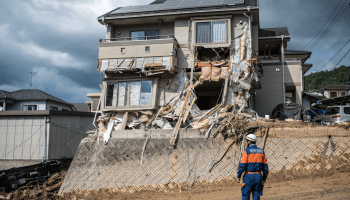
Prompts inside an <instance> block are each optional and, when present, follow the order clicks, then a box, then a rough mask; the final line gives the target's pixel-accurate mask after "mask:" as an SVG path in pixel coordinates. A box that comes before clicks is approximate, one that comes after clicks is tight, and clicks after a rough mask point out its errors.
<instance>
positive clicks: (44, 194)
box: [0, 167, 350, 200]
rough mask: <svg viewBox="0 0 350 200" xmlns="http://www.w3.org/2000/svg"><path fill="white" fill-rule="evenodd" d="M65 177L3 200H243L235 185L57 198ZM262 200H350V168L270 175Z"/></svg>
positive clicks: (59, 177)
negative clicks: (302, 173)
mask: <svg viewBox="0 0 350 200" xmlns="http://www.w3.org/2000/svg"><path fill="white" fill-rule="evenodd" d="M64 175H65V173H64V172H63V173H60V174H55V175H54V176H53V177H52V178H51V179H50V180H49V181H47V182H46V184H45V185H43V186H39V187H35V188H32V189H30V188H21V189H19V190H17V191H14V192H11V193H9V194H6V193H2V194H0V195H1V196H0V199H3V198H7V199H43V200H44V199H45V200H46V199H69V200H77V199H86V200H90V199H91V200H95V199H117V200H126V199H166V200H175V199H191V200H193V199H195V200H202V199H208V200H209V199H240V198H241V193H240V184H239V183H237V182H236V181H230V182H225V183H224V184H223V185H207V186H200V185H194V186H193V187H192V188H186V187H182V188H181V191H180V188H176V189H174V190H169V191H167V192H164V191H163V192H152V191H142V192H137V193H133V194H121V193H114V192H110V191H108V190H99V191H95V192H91V193H89V194H87V195H85V194H78V193H74V192H73V193H70V194H66V195H65V197H60V196H58V189H59V186H60V185H61V184H62V181H63V177H64ZM261 199H350V168H349V167H346V168H341V169H338V170H337V171H334V170H333V171H329V172H325V173H321V174H315V175H313V176H306V177H298V178H297V177H295V176H293V175H291V174H290V173H288V172H280V173H277V174H271V175H270V176H269V178H268V181H267V182H266V184H265V188H264V195H263V196H262V197H261Z"/></svg>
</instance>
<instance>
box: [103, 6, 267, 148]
mask: <svg viewBox="0 0 350 200" xmlns="http://www.w3.org/2000/svg"><path fill="white" fill-rule="evenodd" d="M174 3H176V4H179V2H177V1H173V0H168V1H165V2H162V3H159V2H157V1H156V2H154V3H153V4H151V5H148V6H146V8H145V7H143V6H136V7H131V8H118V9H116V10H114V11H112V12H110V13H108V14H106V15H103V16H101V17H99V18H98V19H99V22H100V23H102V24H104V25H106V26H107V30H108V33H107V39H104V40H101V43H100V51H99V63H98V71H99V72H101V73H103V74H104V75H105V77H104V79H103V91H102V95H101V99H100V108H101V110H102V111H103V112H104V113H105V114H106V115H103V116H102V117H101V118H100V119H99V120H98V122H99V127H100V135H104V138H105V139H104V140H105V142H107V141H108V139H109V136H110V133H111V131H113V130H114V131H117V130H124V129H126V128H127V129H128V128H129V129H130V128H131V129H145V128H146V129H149V128H156V129H157V128H158V129H159V128H161V129H173V139H172V141H171V143H172V144H174V142H175V140H176V138H177V134H178V132H179V129H181V128H188V127H191V128H194V129H200V130H204V129H205V128H208V127H210V126H212V125H214V124H217V123H218V122H219V121H220V120H222V119H224V118H226V117H231V118H233V117H234V116H235V115H237V114H240V113H243V112H246V113H250V117H251V118H254V119H255V118H258V115H257V113H256V112H255V111H254V110H253V109H252V105H253V104H254V103H253V101H254V98H252V96H253V91H254V90H253V88H254V87H256V88H258V87H259V77H260V78H261V77H262V76H263V71H262V67H261V63H260V61H259V59H258V56H257V54H258V42H257V40H254V39H253V38H257V35H258V30H259V17H258V14H259V13H258V10H257V9H254V8H252V7H254V6H255V7H256V6H257V2H256V1H234V3H235V4H232V5H228V6H227V3H229V2H226V1H224V2H219V3H218V2H216V3H213V2H207V4H208V5H204V4H199V5H198V6H199V7H207V8H206V9H204V10H205V11H206V16H205V17H203V14H202V12H203V10H202V8H200V9H199V10H198V11H193V12H190V13H189V12H184V11H181V9H180V10H175V11H171V12H174V13H173V14H171V15H170V14H164V16H162V17H154V16H152V15H154V14H155V13H154V11H152V10H158V9H157V8H158V7H159V8H160V7H164V10H168V9H170V8H171V7H172V4H174ZM192 3H195V2H192ZM182 4H183V5H182ZM196 4H198V2H197V3H196ZM209 4H210V5H212V4H213V5H215V6H220V7H221V9H222V10H220V11H215V10H213V9H210V8H208V6H210V5H209ZM190 5H191V4H189V3H188V2H187V3H181V4H179V5H178V6H179V7H181V6H184V8H183V9H185V10H186V9H188V8H190V7H191V6H190ZM196 7H197V6H196ZM162 10H163V9H162ZM162 12H165V11H162ZM183 12H184V13H183ZM147 13H148V14H147ZM209 13H210V14H209ZM145 15H150V16H149V17H146V16H145ZM174 15H175V16H174ZM233 15H234V17H233ZM140 17H142V19H143V20H142V24H140V20H139V18H140ZM146 19H147V20H146ZM146 21H147V22H146ZM141 29H143V30H142V31H141ZM165 34H168V35H165ZM125 36H128V37H125Z"/></svg>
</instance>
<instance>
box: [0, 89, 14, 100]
mask: <svg viewBox="0 0 350 200" xmlns="http://www.w3.org/2000/svg"><path fill="white" fill-rule="evenodd" d="M4 98H9V99H14V98H15V97H14V96H13V95H12V94H11V92H7V91H5V90H0V99H4Z"/></svg>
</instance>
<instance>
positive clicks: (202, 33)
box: [196, 22, 210, 43]
mask: <svg viewBox="0 0 350 200" xmlns="http://www.w3.org/2000/svg"><path fill="white" fill-rule="evenodd" d="M196 26H197V27H196V38H197V39H196V43H210V22H198V23H197V24H196Z"/></svg>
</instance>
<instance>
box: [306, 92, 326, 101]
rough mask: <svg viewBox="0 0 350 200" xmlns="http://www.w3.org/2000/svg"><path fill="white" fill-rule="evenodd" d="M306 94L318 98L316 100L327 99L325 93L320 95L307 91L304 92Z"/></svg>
mask: <svg viewBox="0 0 350 200" xmlns="http://www.w3.org/2000/svg"><path fill="white" fill-rule="evenodd" d="M304 95H305V96H309V97H311V98H313V99H316V100H321V99H326V97H324V96H323V95H318V94H316V93H312V92H306V93H304Z"/></svg>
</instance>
